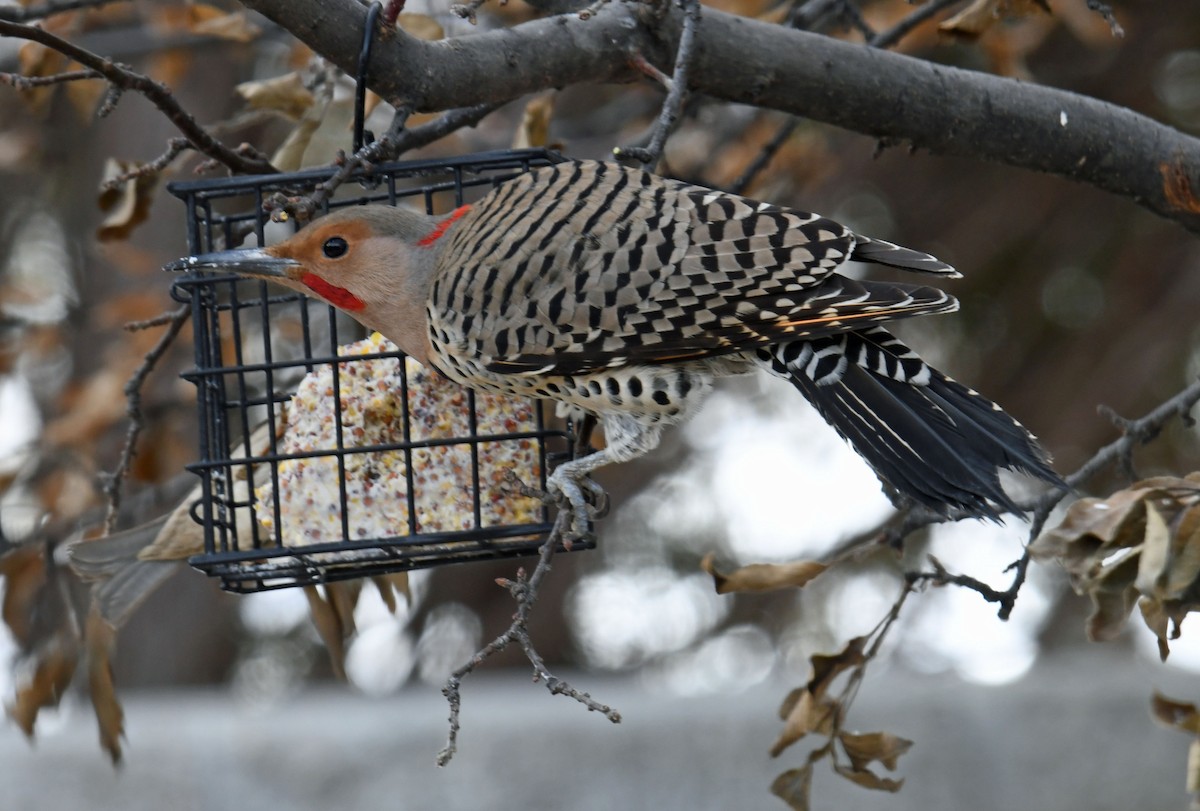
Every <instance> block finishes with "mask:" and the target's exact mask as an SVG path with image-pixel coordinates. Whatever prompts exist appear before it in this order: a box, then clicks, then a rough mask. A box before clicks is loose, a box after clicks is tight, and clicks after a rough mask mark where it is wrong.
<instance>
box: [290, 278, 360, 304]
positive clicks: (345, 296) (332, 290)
mask: <svg viewBox="0 0 1200 811" xmlns="http://www.w3.org/2000/svg"><path fill="white" fill-rule="evenodd" d="M300 281H301V282H302V283H303V284H304V286H305V287H307V288H308V289H309V290H312V291H313V292H314V293H316V294H317V295H318V296H320V297H321V298H323V299H325V300H326V301H328V302H329V303H330V304H332V305H333V306H334V307H338V308H340V309H342V310H349V311H351V312H354V311H357V310H361V309H362V308H363V307H366V306H367V305H366V302H364V301H363V300H362V299H360V298H359V297H358V296H356V295H354V294H353V293H351V292H350V291H349V290H347V289H346V288H344V287H338V286H337V285H336V284H330V283H329V282H327V281H325V280H324V279H322V278H321V277H320V276H318V275H317V274H315V273H305V274H304V275H303V276H301V277H300Z"/></svg>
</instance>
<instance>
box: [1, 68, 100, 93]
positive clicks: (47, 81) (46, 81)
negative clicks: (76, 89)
mask: <svg viewBox="0 0 1200 811" xmlns="http://www.w3.org/2000/svg"><path fill="white" fill-rule="evenodd" d="M103 78H104V76H103V75H102V74H101V73H99V72H97V71H94V70H69V71H66V72H64V73H55V74H53V75H50V76H22V75H21V74H19V73H0V84H6V85H9V86H10V87H15V88H16V89H17V90H30V89H32V88H34V87H46V86H48V85H55V84H66V83H67V82H81V81H86V80H88V79H103Z"/></svg>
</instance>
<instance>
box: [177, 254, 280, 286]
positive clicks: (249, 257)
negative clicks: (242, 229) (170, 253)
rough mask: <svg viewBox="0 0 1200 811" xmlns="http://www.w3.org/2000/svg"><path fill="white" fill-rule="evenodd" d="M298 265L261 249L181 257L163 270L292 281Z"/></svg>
mask: <svg viewBox="0 0 1200 811" xmlns="http://www.w3.org/2000/svg"><path fill="white" fill-rule="evenodd" d="M298 267H300V263H299V262H297V261H295V260H294V259H287V258H284V257H280V256H273V255H271V254H269V253H267V252H266V251H265V250H263V249H262V248H246V249H242V250H236V251H215V252H213V253H202V254H200V255H199V256H185V257H183V258H182V259H176V260H175V261H174V262H168V263H167V264H166V265H164V266H163V270H173V271H182V272H185V273H192V272H200V273H221V272H224V273H236V274H238V275H239V276H257V277H260V278H264V279H292V278H294V272H295V269H296V268H298Z"/></svg>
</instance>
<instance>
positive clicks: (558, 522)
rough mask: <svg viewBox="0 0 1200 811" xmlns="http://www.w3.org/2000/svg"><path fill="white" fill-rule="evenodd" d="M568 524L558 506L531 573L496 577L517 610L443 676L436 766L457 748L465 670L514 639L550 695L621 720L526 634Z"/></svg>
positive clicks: (566, 513)
mask: <svg viewBox="0 0 1200 811" xmlns="http://www.w3.org/2000/svg"><path fill="white" fill-rule="evenodd" d="M570 525H571V513H570V510H560V511H559V513H558V516H557V518H556V519H555V521H554V528H553V529H552V530H551V531H550V535H549V537H547V538H546V542H545V543H544V544H542V548H541V552H540V555H539V557H538V562H537V566H536V567H534V570H533V574H531V575H529V576H528V577H526V576H525V570H524V569H523V568H522V569H520V570H518V571H517V577H516V580H499V581H497V582H498V583H499V584H500V585H502V586H504V587H505V588H507V589H508V591H509V593H510V594H512V596H513V599H515V600H516V601H517V611H516V613H515V614H513V621H512V624H511V625H509V626H508V629H507V630H506V631H504V633H502V634H500V635H499V636H498V637H496V638H495V639H493V640H492V641H491V642H489V643H488V644H487V645H486V646H484V647H483V648H481V649H480V650H479V651H478V652H477V653H476V654H475V655H474V656H472V657H471V659H470V661H468V662H467V663H466V664H465V665H463V666H462V667H460V668H458V669H457V670H455V671H454V672H453V673H451V674H450V677H449V678H448V679H446V684H445V686H444V687H443V688H442V695H444V696H445V697H446V701H447V702H448V703H449V705H450V718H449V722H450V730H449V733H448V734H447V738H446V746H445V748H443V749H442V751H441V752H439V753H438V756H437V764H438V765H439V766H445V765H446V764H447V763H449V762H450V760H451V758H453V757H454V753H455V752H457V751H458V731H459V728H460V723H459V713H460V711H461V709H462V692H461V688H462V680H463V679H464V678H465V677H466V676H467V674H469V673H471V672H473V671H474V670H475V669H476V668H478V667H479V666H480V665H482V664H483V663H484V662H486V661H487V660H488V659H490V658H491V657H492V656H495V655H496V654H497V653H499V652H500V651H502V650H504V649H506V648H507V647H508V646H509V645H511V644H512V643H514V642H516V643H518V644H519V645H520V646H521V649H522V651H524V653H525V657H526V658H527V659H528V660H529V663H530V664H531V665H533V680H534V681H535V682H539V681H540V682H542V683H543V684H545V685H546V689H547V690H549V691H550V693H551V695H565V696H568V697H570V698H573V699H575V700H576V701H578V702H579V703H580V704H582V705H583V706H585V707H587V708H588V710H589V711H590V712H598V713H601V714H602V715H603V716H604V717H605V718H607V719H608V720H609V721H611V722H613V723H614V724H619V723H620V722H621V714H620V713H619V712H617V711H616V710H614V709H613V708H612V707H609V706H608V705H607V704H601V703H600V702H598V701H596V700H595V699H594V698H592V697H591V696H590V695H588V694H587V693H584V692H582V691H580V690H577V689H575V688H574V687H572V686H571V685H570V684H569V683H567V682H566V681H563V680H562V679H559V678H558V677H556V676H555V675H554V674H553V673H551V672H550V670H549V669H548V668H547V667H546V663H545V661H544V660H543V659H542V656H541V654H539V653H538V652H537V649H536V648H535V647H534V645H533V641H532V640H531V638H530V636H529V617H530V613H531V612H532V610H533V606H534V604H535V603H536V602H537V598H538V591H539V589H540V588H541V585H542V581H543V580H545V578H546V575H547V574H548V573H549V572H550V562H551V560H552V559H553V558H554V553H555V551H556V550H557V549H558V546H559V544H560V543H561V540H562V537H563V534H564V533H565V531H566V529H567V527H569V526H570Z"/></svg>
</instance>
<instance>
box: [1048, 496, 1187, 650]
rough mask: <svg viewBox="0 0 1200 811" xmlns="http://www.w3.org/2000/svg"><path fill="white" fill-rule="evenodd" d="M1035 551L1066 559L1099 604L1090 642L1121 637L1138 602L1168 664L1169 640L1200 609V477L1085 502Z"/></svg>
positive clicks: (1074, 581) (1077, 584) (1078, 587)
mask: <svg viewBox="0 0 1200 811" xmlns="http://www.w3.org/2000/svg"><path fill="white" fill-rule="evenodd" d="M1031 551H1032V553H1033V554H1034V556H1035V557H1039V558H1056V559H1058V560H1059V561H1060V562H1061V563H1062V564H1063V567H1064V568H1065V569H1066V570H1067V572H1068V573H1069V574H1070V576H1071V585H1072V587H1073V588H1074V589H1075V591H1076V592H1078V593H1079V594H1086V595H1088V596H1089V597H1090V598H1091V600H1092V602H1093V604H1094V610H1093V612H1092V615H1091V616H1090V617H1089V618H1088V622H1087V632H1088V637H1089V638H1090V639H1092V640H1101V641H1103V640H1109V639H1112V638H1114V637H1116V636H1117V635H1118V633H1119V632H1120V631H1121V629H1122V628H1123V627H1124V624H1125V621H1126V620H1127V618H1128V616H1129V613H1130V612H1131V611H1132V610H1133V606H1134V604H1135V603H1136V604H1137V605H1138V607H1139V608H1140V609H1141V614H1142V618H1143V620H1144V621H1145V623H1146V625H1147V627H1149V628H1150V630H1151V631H1153V632H1154V634H1155V636H1156V637H1157V638H1158V646H1159V655H1160V656H1162V657H1163V658H1164V659H1165V658H1166V656H1167V655H1168V653H1169V652H1170V649H1169V646H1168V639H1173V638H1178V635H1179V623H1181V622H1182V621H1183V618H1184V616H1186V615H1187V614H1188V613H1189V612H1190V611H1192V610H1194V609H1196V608H1197V607H1200V476H1198V475H1197V474H1196V473H1192V474H1189V475H1188V476H1186V477H1184V478H1179V477H1174V476H1158V477H1154V478H1150V479H1145V480H1143V481H1140V482H1136V483H1135V484H1134V485H1132V486H1131V487H1130V488H1128V489H1126V490H1121V491H1118V492H1116V493H1114V494H1113V495H1112V496H1110V497H1109V498H1107V499H1095V498H1092V499H1082V500H1080V501H1079V502H1076V503H1075V504H1073V505H1071V508H1070V509H1069V510H1068V511H1067V516H1066V517H1065V518H1064V520H1063V522H1062V524H1060V525H1059V526H1058V527H1056V528H1054V529H1052V530H1050V531H1048V532H1046V533H1044V534H1043V535H1042V536H1041V537H1040V538H1038V539H1037V541H1035V542H1034V544H1033V545H1032V546H1031ZM1172 625H1173V626H1174V628H1173V629H1172Z"/></svg>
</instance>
